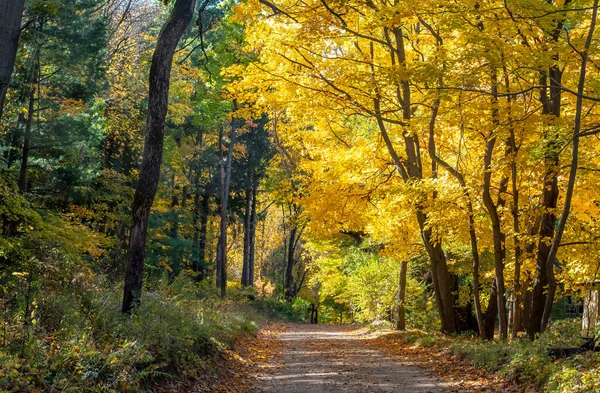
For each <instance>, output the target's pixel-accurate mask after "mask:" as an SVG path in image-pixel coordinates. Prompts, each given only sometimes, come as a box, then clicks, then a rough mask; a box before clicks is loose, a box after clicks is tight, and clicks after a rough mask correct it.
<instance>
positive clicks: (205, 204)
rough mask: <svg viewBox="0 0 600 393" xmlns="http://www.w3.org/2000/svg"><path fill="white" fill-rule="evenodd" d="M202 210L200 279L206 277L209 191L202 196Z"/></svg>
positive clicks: (199, 242)
mask: <svg viewBox="0 0 600 393" xmlns="http://www.w3.org/2000/svg"><path fill="white" fill-rule="evenodd" d="M201 206H202V210H201V216H200V237H199V239H198V263H199V264H200V266H199V270H198V279H199V280H203V279H204V277H206V236H207V228H208V214H209V213H210V194H209V193H208V191H206V192H205V193H204V195H202V205H201Z"/></svg>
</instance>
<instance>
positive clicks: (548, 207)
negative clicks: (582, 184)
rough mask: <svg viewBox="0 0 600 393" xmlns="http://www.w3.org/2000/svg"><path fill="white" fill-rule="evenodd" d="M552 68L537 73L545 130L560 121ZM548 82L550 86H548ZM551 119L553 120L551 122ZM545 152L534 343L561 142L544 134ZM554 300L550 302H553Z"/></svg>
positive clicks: (548, 268) (558, 76)
mask: <svg viewBox="0 0 600 393" xmlns="http://www.w3.org/2000/svg"><path fill="white" fill-rule="evenodd" d="M570 3H571V0H565V2H564V4H563V8H566V7H567V6H568V5H569V4H570ZM563 25H564V18H563V19H559V20H557V23H556V26H555V28H554V31H553V32H552V34H551V36H550V40H551V41H553V42H557V41H558V40H559V38H560V35H561V33H562V30H563ZM553 60H554V61H555V65H553V66H551V67H549V69H548V72H547V73H546V72H541V77H540V86H542V89H541V90H540V96H539V100H540V102H541V104H542V114H543V115H547V116H548V117H549V118H550V120H549V121H548V124H547V126H548V127H551V126H552V124H553V123H554V119H557V118H559V117H560V111H561V97H562V74H563V72H562V69H561V66H560V65H559V64H558V61H559V56H558V54H555V55H554V56H553ZM548 80H549V81H550V83H548ZM553 118H554V119H553ZM544 136H545V139H546V141H545V146H544V147H545V152H544V168H545V172H544V179H543V190H542V213H541V217H542V218H541V226H540V232H539V240H538V249H537V258H536V269H535V280H534V283H533V290H532V295H531V305H530V314H529V323H528V326H527V334H528V335H529V338H530V339H532V340H533V339H534V338H535V337H536V336H537V335H538V334H539V333H542V332H543V330H544V323H543V319H544V310H545V308H546V304H547V296H546V294H547V292H546V291H547V290H551V291H552V289H551V288H549V287H548V286H549V284H550V286H552V282H554V283H555V282H556V280H555V279H554V261H551V262H550V264H547V262H548V260H549V259H548V256H549V255H550V248H551V247H550V244H549V241H551V239H553V238H554V222H555V220H556V215H555V210H556V206H557V202H558V171H557V168H558V165H559V150H560V144H561V142H560V141H558V140H557V139H558V138H556V137H555V136H554V135H552V133H551V132H546V133H545V135H544ZM553 300H554V299H551V301H552V302H553Z"/></svg>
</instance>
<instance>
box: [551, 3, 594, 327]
mask: <svg viewBox="0 0 600 393" xmlns="http://www.w3.org/2000/svg"><path fill="white" fill-rule="evenodd" d="M597 15H598V0H594V6H593V12H592V19H591V22H590V28H589V30H588V34H587V39H586V42H585V47H584V50H583V51H582V52H580V55H581V70H580V72H579V83H578V86H577V101H576V104H575V120H574V123H573V147H572V150H571V164H570V170H569V181H568V183H567V189H566V190H565V202H564V205H563V209H562V214H561V217H560V220H559V222H558V227H557V228H556V234H555V235H554V239H553V241H552V246H551V247H550V250H549V251H548V256H547V259H546V270H547V271H548V294H547V295H546V303H545V304H544V313H543V315H542V321H541V332H542V333H543V332H544V330H546V327H547V326H548V321H549V320H550V313H551V312H552V305H553V304H554V294H555V292H556V278H555V277H554V260H555V259H556V254H557V253H558V247H560V241H561V239H562V235H563V233H564V231H565V226H566V224H567V219H568V218H569V213H570V211H571V201H572V199H573V191H574V189H575V178H576V177H577V165H578V161H579V131H580V129H581V116H582V112H583V93H584V88H585V75H586V71H587V62H588V55H589V50H590V47H591V44H592V38H593V36H594V29H595V27H596V18H597Z"/></svg>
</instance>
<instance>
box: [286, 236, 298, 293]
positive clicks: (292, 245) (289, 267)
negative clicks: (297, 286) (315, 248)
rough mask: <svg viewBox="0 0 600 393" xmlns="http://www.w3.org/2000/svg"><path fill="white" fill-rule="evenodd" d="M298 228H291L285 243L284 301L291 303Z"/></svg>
mask: <svg viewBox="0 0 600 393" xmlns="http://www.w3.org/2000/svg"><path fill="white" fill-rule="evenodd" d="M297 234H298V228H297V227H296V226H293V227H292V229H291V230H290V237H289V239H288V242H287V253H286V257H287V258H286V263H285V299H286V300H287V301H292V300H293V299H294V295H295V294H294V263H295V256H296V252H295V251H296V244H297V240H296V237H297Z"/></svg>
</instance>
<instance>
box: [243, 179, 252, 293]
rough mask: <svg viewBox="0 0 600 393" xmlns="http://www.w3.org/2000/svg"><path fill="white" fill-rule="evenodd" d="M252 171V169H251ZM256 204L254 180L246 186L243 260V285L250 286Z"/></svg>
mask: <svg viewBox="0 0 600 393" xmlns="http://www.w3.org/2000/svg"><path fill="white" fill-rule="evenodd" d="M249 172H250V171H249ZM253 205H254V190H253V182H252V179H250V185H249V186H248V187H247V188H246V211H245V217H244V257H243V262H242V286H245V287H247V286H250V285H251V284H250V281H251V279H250V259H251V257H250V253H251V243H252V207H253Z"/></svg>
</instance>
